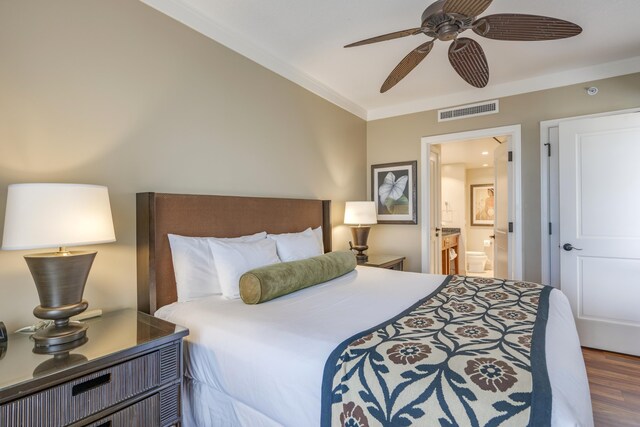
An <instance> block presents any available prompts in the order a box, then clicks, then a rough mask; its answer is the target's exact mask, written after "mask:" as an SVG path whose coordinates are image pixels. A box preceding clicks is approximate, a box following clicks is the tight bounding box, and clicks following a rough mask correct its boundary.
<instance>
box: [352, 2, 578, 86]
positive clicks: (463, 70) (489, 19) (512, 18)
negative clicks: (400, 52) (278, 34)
mask: <svg viewBox="0 0 640 427" xmlns="http://www.w3.org/2000/svg"><path fill="white" fill-rule="evenodd" d="M492 1H493V0H438V1H436V2H435V3H433V4H432V5H431V6H429V7H427V8H426V9H425V11H424V12H423V13H422V25H421V26H420V27H418V28H411V29H408V30H403V31H396V32H393V33H389V34H384V35H382V36H378V37H372V38H369V39H366V40H361V41H359V42H356V43H351V44H349V45H347V46H345V47H355V46H362V45H366V44H370V43H377V42H381V41H386V40H393V39H397V38H401V37H407V36H415V35H417V34H424V35H426V36H428V37H432V40H430V41H428V42H426V43H423V44H421V45H420V46H418V47H417V48H415V49H414V50H412V51H411V52H409V54H408V55H407V56H405V57H404V59H403V60H402V61H400V63H399V64H398V65H397V66H396V68H394V69H393V71H391V74H389V77H387V80H385V82H384V83H383V84H382V87H381V88H380V92H381V93H384V92H386V91H388V90H389V89H391V88H392V87H394V86H395V85H396V84H398V83H399V82H400V80H402V79H403V78H404V77H406V75H407V74H409V73H410V72H411V70H413V69H414V68H415V67H416V66H417V65H418V64H419V63H420V62H421V61H422V60H423V59H424V58H425V57H426V56H427V55H428V54H429V52H431V49H432V48H433V44H434V42H435V41H436V40H441V41H451V42H452V43H451V45H450V46H449V62H451V65H452V66H453V69H454V70H456V72H457V73H458V74H459V75H460V77H462V78H463V79H464V80H465V81H466V82H467V83H469V84H470V85H472V86H475V87H477V88H482V87H485V86H486V85H487V84H488V83H489V64H488V63H487V57H486V56H485V54H484V51H483V50H482V47H481V46H480V44H479V43H478V42H477V41H475V40H473V39H470V38H467V37H458V36H459V34H460V33H462V32H464V31H466V30H473V32H475V33H476V34H478V35H480V36H482V37H486V38H489V39H494V40H515V41H535V40H557V39H564V38H567V37H573V36H577V35H578V34H580V33H581V32H582V28H581V27H580V26H578V25H576V24H574V23H572V22H568V21H564V20H562V19H557V18H550V17H547V16H536V15H522V14H516V13H502V14H497V15H489V16H484V17H478V16H479V15H480V14H482V13H483V12H484V11H485V10H487V8H488V7H489V6H490V5H491V2H492Z"/></svg>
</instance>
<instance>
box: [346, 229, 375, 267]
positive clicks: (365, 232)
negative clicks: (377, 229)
mask: <svg viewBox="0 0 640 427" xmlns="http://www.w3.org/2000/svg"><path fill="white" fill-rule="evenodd" d="M369 231H371V227H368V226H358V227H351V236H352V237H353V242H355V245H354V244H353V243H352V242H349V247H350V248H351V249H352V250H354V249H355V251H356V261H357V262H358V264H364V263H365V262H367V261H369V256H368V255H367V254H365V253H364V251H366V250H367V249H369V246H367V239H369Z"/></svg>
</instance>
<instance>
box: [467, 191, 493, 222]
mask: <svg viewBox="0 0 640 427" xmlns="http://www.w3.org/2000/svg"><path fill="white" fill-rule="evenodd" d="M470 187H471V188H470V195H469V197H470V206H471V212H470V214H471V226H472V227H493V225H494V222H495V205H494V203H495V186H494V185H493V184H476V185H471V186H470Z"/></svg>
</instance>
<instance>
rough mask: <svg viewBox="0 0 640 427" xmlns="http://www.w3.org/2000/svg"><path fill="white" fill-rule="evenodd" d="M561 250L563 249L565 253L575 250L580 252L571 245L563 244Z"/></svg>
mask: <svg viewBox="0 0 640 427" xmlns="http://www.w3.org/2000/svg"><path fill="white" fill-rule="evenodd" d="M562 249H564V250H565V251H567V252H571V251H573V250H576V251H581V250H582V249H580V248H574V247H573V245H572V244H571V243H565V244H564V245H562Z"/></svg>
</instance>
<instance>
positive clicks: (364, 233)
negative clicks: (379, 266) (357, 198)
mask: <svg viewBox="0 0 640 427" xmlns="http://www.w3.org/2000/svg"><path fill="white" fill-rule="evenodd" d="M344 223H345V224H346V225H351V226H352V227H351V236H352V237H353V243H355V245H354V244H353V243H352V242H349V247H350V248H351V249H355V250H356V252H357V254H356V259H357V261H358V263H359V264H362V263H364V262H367V260H369V257H368V256H367V254H365V253H364V251H366V250H367V249H369V246H367V239H368V238H369V231H370V230H371V227H370V226H371V225H373V224H377V223H378V219H377V216H376V204H375V202H347V203H346V205H345V208H344Z"/></svg>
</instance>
